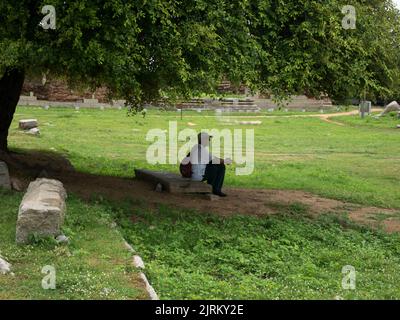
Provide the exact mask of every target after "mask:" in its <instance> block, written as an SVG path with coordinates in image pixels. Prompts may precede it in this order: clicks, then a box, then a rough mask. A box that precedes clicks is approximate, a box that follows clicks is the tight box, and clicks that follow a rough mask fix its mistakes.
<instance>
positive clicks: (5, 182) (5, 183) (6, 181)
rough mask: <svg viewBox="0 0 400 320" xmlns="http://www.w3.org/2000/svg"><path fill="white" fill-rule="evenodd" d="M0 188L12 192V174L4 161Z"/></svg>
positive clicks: (0, 167) (0, 175) (0, 170)
mask: <svg viewBox="0 0 400 320" xmlns="http://www.w3.org/2000/svg"><path fill="white" fill-rule="evenodd" d="M0 188H5V189H7V190H11V181H10V174H9V173H8V167H7V164H6V163H5V162H3V161H0Z"/></svg>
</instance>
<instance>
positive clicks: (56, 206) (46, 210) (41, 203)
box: [16, 179, 67, 244]
mask: <svg viewBox="0 0 400 320" xmlns="http://www.w3.org/2000/svg"><path fill="white" fill-rule="evenodd" d="M66 198H67V193H66V191H65V189H64V186H63V184H62V183H61V182H60V181H57V180H50V179H37V180H36V181H34V182H31V183H30V185H29V187H28V190H27V192H26V194H25V196H24V198H23V199H22V202H21V205H20V208H19V212H18V221H17V232H16V242H17V243H21V244H26V243H28V242H29V236H30V235H33V234H35V235H38V236H54V237H56V236H59V235H60V234H61V226H62V224H63V222H64V217H65V213H66V204H65V199H66Z"/></svg>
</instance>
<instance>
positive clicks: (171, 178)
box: [135, 169, 212, 193]
mask: <svg viewBox="0 0 400 320" xmlns="http://www.w3.org/2000/svg"><path fill="white" fill-rule="evenodd" d="M135 176H136V178H137V179H139V180H144V181H148V182H151V183H153V184H154V185H157V184H161V185H162V187H163V190H165V191H167V192H169V193H210V192H211V191H212V189H211V186H210V185H208V184H206V183H205V182H200V181H192V180H191V179H186V178H183V177H182V176H181V175H178V174H175V173H169V172H162V171H151V170H141V169H135Z"/></svg>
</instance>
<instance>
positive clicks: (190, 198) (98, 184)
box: [55, 173, 400, 232]
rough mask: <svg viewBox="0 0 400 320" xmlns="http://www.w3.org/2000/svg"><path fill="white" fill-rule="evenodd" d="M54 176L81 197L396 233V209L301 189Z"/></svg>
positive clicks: (399, 216) (399, 228) (399, 218)
mask: <svg viewBox="0 0 400 320" xmlns="http://www.w3.org/2000/svg"><path fill="white" fill-rule="evenodd" d="M55 178H58V179H59V180H61V181H62V182H63V183H64V184H65V186H66V188H67V190H69V192H73V193H75V194H78V195H79V196H81V197H82V198H84V199H90V198H91V197H92V196H93V195H94V194H97V195H102V196H103V197H105V198H107V199H110V200H114V201H122V200H126V199H131V200H139V201H143V202H145V203H146V204H148V205H149V206H150V207H157V206H158V205H160V204H165V205H168V206H170V207H175V208H185V209H191V210H193V209H194V210H197V211H199V212H205V213H215V214H219V215H222V216H230V215H234V214H245V215H255V216H264V215H275V214H279V213H282V212H293V213H294V214H296V211H297V210H305V211H306V212H307V213H308V214H310V215H311V216H317V215H320V214H327V213H330V214H336V215H342V214H346V215H348V217H349V218H350V219H351V220H353V221H355V222H357V223H361V224H366V225H369V226H372V227H381V228H383V229H384V230H386V231H387V232H400V210H392V209H384V208H377V207H364V206H361V205H357V204H353V203H347V202H342V201H338V200H333V199H327V198H323V197H319V196H317V195H313V194H311V193H308V192H304V191H296V190H266V189H261V190H258V189H257V190H254V189H237V188H229V189H226V192H227V193H228V195H229V196H228V197H227V198H222V199H219V200H215V201H210V200H207V199H205V198H203V197H202V196H200V195H180V194H168V193H158V192H155V191H154V186H153V185H152V184H149V183H146V182H142V181H138V180H135V179H123V178H116V177H103V176H95V175H88V174H82V173H68V174H65V173H64V174H61V175H57V176H56V177H55ZM299 208H300V209H299Z"/></svg>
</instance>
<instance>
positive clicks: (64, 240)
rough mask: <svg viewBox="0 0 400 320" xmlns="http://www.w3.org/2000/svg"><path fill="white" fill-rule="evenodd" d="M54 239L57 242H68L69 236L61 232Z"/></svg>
mask: <svg viewBox="0 0 400 320" xmlns="http://www.w3.org/2000/svg"><path fill="white" fill-rule="evenodd" d="M56 241H57V243H58V244H68V243H69V238H68V237H67V236H66V235H63V234H61V235H59V236H58V237H57V238H56Z"/></svg>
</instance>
